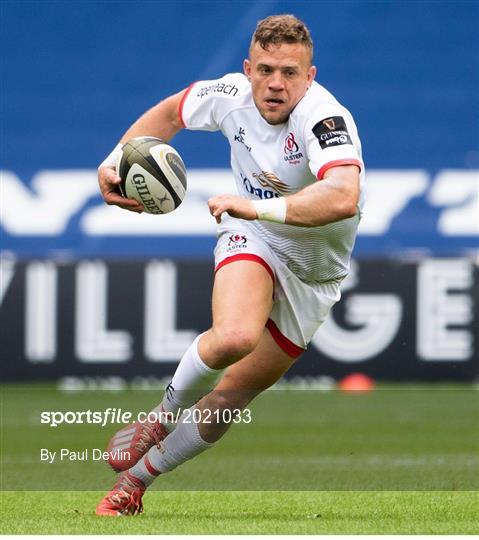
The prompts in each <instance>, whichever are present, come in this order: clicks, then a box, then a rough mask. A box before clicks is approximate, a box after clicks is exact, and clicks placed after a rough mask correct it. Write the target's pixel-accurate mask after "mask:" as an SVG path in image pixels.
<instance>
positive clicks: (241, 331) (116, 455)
mask: <svg viewBox="0 0 479 540" xmlns="http://www.w3.org/2000/svg"><path fill="white" fill-rule="evenodd" d="M272 298H273V279H272V275H271V273H270V271H268V270H267V269H266V268H265V266H263V265H262V264H258V263H257V262H252V261H245V260H238V261H235V262H232V263H230V264H226V265H224V266H222V267H221V268H220V269H219V270H218V271H217V272H216V275H215V281H214V286H213V298H212V308H213V325H212V328H211V329H210V330H208V331H207V332H205V333H204V334H202V335H201V336H198V338H197V339H195V341H194V342H193V343H192V344H191V346H190V347H189V348H188V349H187V351H186V352H185V354H184V355H183V357H182V359H181V360H180V363H179V365H178V367H177V369H176V371H175V374H174V375H173V378H172V380H171V383H170V384H169V385H168V386H167V388H166V392H165V395H164V397H163V400H162V402H161V403H160V404H159V405H158V406H157V407H156V408H155V409H153V412H155V413H156V414H157V416H158V418H159V419H160V420H161V421H158V422H145V423H141V424H140V423H138V422H137V423H134V424H130V425H128V426H125V427H124V428H122V429H121V430H120V431H118V432H117V433H116V434H115V435H114V436H113V437H112V439H111V440H110V442H109V444H108V448H107V451H108V453H109V456H110V457H109V460H108V461H109V464H110V465H111V467H112V468H113V469H114V470H116V471H124V470H127V469H129V468H130V467H132V466H133V465H134V464H135V463H137V461H138V460H139V459H140V458H141V457H142V456H143V455H144V454H145V452H147V451H148V449H149V448H151V447H152V446H153V445H154V444H158V443H159V442H160V441H161V440H162V439H164V438H165V436H166V435H167V433H168V431H171V430H172V428H173V427H174V424H173V423H170V424H168V423H167V422H165V417H168V416H170V415H171V417H173V418H176V417H177V416H178V412H181V410H183V409H187V408H189V407H191V405H193V404H194V403H196V401H198V399H200V398H201V397H202V396H204V395H205V394H207V393H208V392H210V391H211V389H212V388H214V386H215V384H216V383H217V381H218V380H219V378H220V377H221V375H222V374H223V371H224V368H225V367H226V366H228V365H230V364H231V363H233V362H235V361H236V360H238V358H241V357H243V356H245V355H246V354H248V353H249V352H250V351H251V350H253V349H254V348H255V346H256V344H257V343H258V341H259V340H260V337H261V335H262V332H263V329H264V325H265V323H266V320H267V319H268V315H269V313H270V311H271V306H272ZM118 449H122V450H123V451H122V452H118V451H117V450H118Z"/></svg>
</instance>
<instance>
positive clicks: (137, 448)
mask: <svg viewBox="0 0 479 540" xmlns="http://www.w3.org/2000/svg"><path fill="white" fill-rule="evenodd" d="M167 435H168V432H167V431H166V429H165V427H164V426H163V424H161V423H160V422H154V423H153V422H144V423H142V422H134V423H133V424H129V425H128V426H125V427H124V428H122V429H120V431H118V432H117V433H115V435H113V437H112V438H111V440H110V442H109V443H108V447H107V449H106V450H107V452H108V454H109V455H108V463H109V464H110V466H111V468H112V469H113V470H114V471H116V472H121V471H126V470H128V469H130V468H131V467H133V465H136V463H138V461H140V459H141V458H142V457H143V456H144V455H145V454H146V453H147V452H148V450H149V449H150V448H151V447H152V446H153V445H155V444H156V445H159V444H160V442H161V441H162V440H163V439H164V438H165V437H166V436H167Z"/></svg>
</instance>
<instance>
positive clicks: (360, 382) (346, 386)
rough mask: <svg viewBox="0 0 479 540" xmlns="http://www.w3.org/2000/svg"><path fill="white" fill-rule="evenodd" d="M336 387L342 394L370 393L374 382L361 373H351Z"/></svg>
mask: <svg viewBox="0 0 479 540" xmlns="http://www.w3.org/2000/svg"><path fill="white" fill-rule="evenodd" d="M338 386H339V389H340V390H341V391H343V392H371V390H374V381H373V379H371V377H368V376H367V375H364V374H363V373H351V374H350V375H347V376H346V377H344V378H343V379H341V380H340V381H339V385H338Z"/></svg>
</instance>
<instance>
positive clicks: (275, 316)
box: [215, 216, 341, 358]
mask: <svg viewBox="0 0 479 540" xmlns="http://www.w3.org/2000/svg"><path fill="white" fill-rule="evenodd" d="M238 260H248V261H254V262H257V263H259V264H261V265H262V266H264V267H265V268H266V270H267V271H268V272H269V274H270V275H271V278H272V279H273V282H274V296H273V308H272V310H271V314H270V317H269V319H268V321H267V323H266V327H267V328H268V330H269V331H270V333H271V335H272V336H273V339H274V340H275V341H276V343H277V344H278V345H279V346H280V347H281V349H283V351H285V352H286V353H287V354H288V355H289V356H291V357H293V358H296V357H298V356H299V355H300V354H301V353H303V352H304V351H305V350H306V348H307V346H308V343H309V342H310V341H311V338H312V337H313V335H314V333H315V332H316V330H317V329H318V328H319V327H320V326H321V324H322V323H323V322H324V320H325V319H326V316H327V315H328V313H329V310H330V309H331V308H332V306H333V305H334V304H335V303H336V302H337V301H338V300H339V299H340V298H341V292H340V289H339V285H340V284H339V282H328V283H314V284H308V283H305V282H304V281H301V280H300V279H299V278H298V277H297V276H296V275H295V274H294V273H293V272H291V270H290V269H289V268H288V267H287V266H286V265H285V264H284V263H283V262H282V261H281V260H280V259H279V258H278V257H277V255H276V254H275V253H274V251H273V250H272V249H271V248H270V247H269V245H268V244H266V242H264V241H263V240H262V239H261V238H259V237H258V235H257V234H255V233H254V232H253V231H252V230H251V229H250V228H249V227H248V226H247V225H246V224H245V223H244V222H243V221H242V220H239V219H233V218H230V217H229V216H223V219H222V222H221V225H220V226H219V228H218V241H217V244H216V248H215V272H216V271H218V270H219V269H220V268H221V267H222V266H224V265H226V264H229V263H232V262H235V261H238Z"/></svg>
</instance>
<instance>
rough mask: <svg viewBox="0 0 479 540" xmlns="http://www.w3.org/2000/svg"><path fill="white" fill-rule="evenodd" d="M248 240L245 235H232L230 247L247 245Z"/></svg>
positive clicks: (229, 242)
mask: <svg viewBox="0 0 479 540" xmlns="http://www.w3.org/2000/svg"><path fill="white" fill-rule="evenodd" d="M247 241H248V240H247V238H246V236H245V235H244V234H232V235H231V236H230V238H229V241H228V246H229V247H231V246H235V247H236V246H242V245H243V244H246V242H247Z"/></svg>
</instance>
